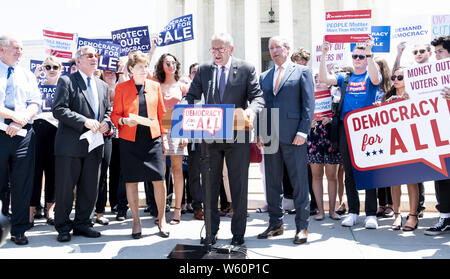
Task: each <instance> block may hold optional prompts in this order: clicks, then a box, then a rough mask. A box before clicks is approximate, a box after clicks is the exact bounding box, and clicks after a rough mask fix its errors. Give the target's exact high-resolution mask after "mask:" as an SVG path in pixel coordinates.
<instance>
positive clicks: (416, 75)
mask: <svg viewBox="0 0 450 279" xmlns="http://www.w3.org/2000/svg"><path fill="white" fill-rule="evenodd" d="M403 75H404V78H405V90H406V92H407V93H408V94H409V96H410V97H411V98H416V97H417V96H420V95H424V94H429V93H432V92H437V91H439V92H440V91H442V89H444V87H445V86H447V87H450V58H447V59H443V60H437V61H435V62H431V63H424V64H418V65H415V66H412V67H410V68H407V69H405V70H403Z"/></svg>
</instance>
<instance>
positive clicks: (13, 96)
mask: <svg viewBox="0 0 450 279" xmlns="http://www.w3.org/2000/svg"><path fill="white" fill-rule="evenodd" d="M22 50H23V45H22V42H21V41H20V40H19V39H17V38H16V37H14V36H0V181H1V182H2V183H4V181H6V182H7V181H10V184H11V204H12V208H11V211H12V217H11V223H12V228H11V240H12V241H13V242H14V243H16V244H18V245H25V244H28V239H27V237H26V236H25V231H26V230H27V229H28V228H29V225H30V224H29V214H30V212H29V207H30V198H31V191H32V186H33V175H30V173H31V174H33V173H34V140H35V139H34V131H33V128H32V125H31V124H32V119H33V117H34V116H35V115H36V114H37V112H38V111H39V106H40V104H41V103H42V101H41V94H40V91H39V88H38V86H37V82H36V78H35V77H34V75H33V74H32V73H31V72H30V71H29V70H27V69H24V68H21V67H19V66H17V62H18V61H19V59H20V57H21V56H22ZM3 187H7V184H0V192H1V189H2V188H3Z"/></svg>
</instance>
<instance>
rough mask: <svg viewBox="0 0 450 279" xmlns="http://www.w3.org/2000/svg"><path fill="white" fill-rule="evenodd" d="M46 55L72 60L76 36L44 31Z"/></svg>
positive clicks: (74, 34)
mask: <svg viewBox="0 0 450 279" xmlns="http://www.w3.org/2000/svg"><path fill="white" fill-rule="evenodd" d="M43 35H44V42H45V45H46V53H47V54H48V55H53V56H56V57H60V58H66V59H72V54H73V53H74V52H75V51H76V46H77V45H76V43H77V39H78V35H77V34H76V33H64V32H55V31H52V30H48V29H44V30H43Z"/></svg>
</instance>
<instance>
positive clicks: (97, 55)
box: [82, 53, 100, 59]
mask: <svg viewBox="0 0 450 279" xmlns="http://www.w3.org/2000/svg"><path fill="white" fill-rule="evenodd" d="M82 56H86V57H87V58H94V57H95V58H97V59H98V58H100V54H98V53H85V54H83V55H82Z"/></svg>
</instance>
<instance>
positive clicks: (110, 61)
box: [78, 37, 121, 72]
mask: <svg viewBox="0 0 450 279" xmlns="http://www.w3.org/2000/svg"><path fill="white" fill-rule="evenodd" d="M82 46H92V47H93V48H95V51H96V52H97V53H98V54H100V57H99V58H98V68H99V69H100V70H109V71H114V72H117V68H118V63H119V58H120V49H121V47H120V45H118V44H114V43H109V42H108V40H95V39H86V38H81V37H80V38H78V47H79V48H80V47H82Z"/></svg>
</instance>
